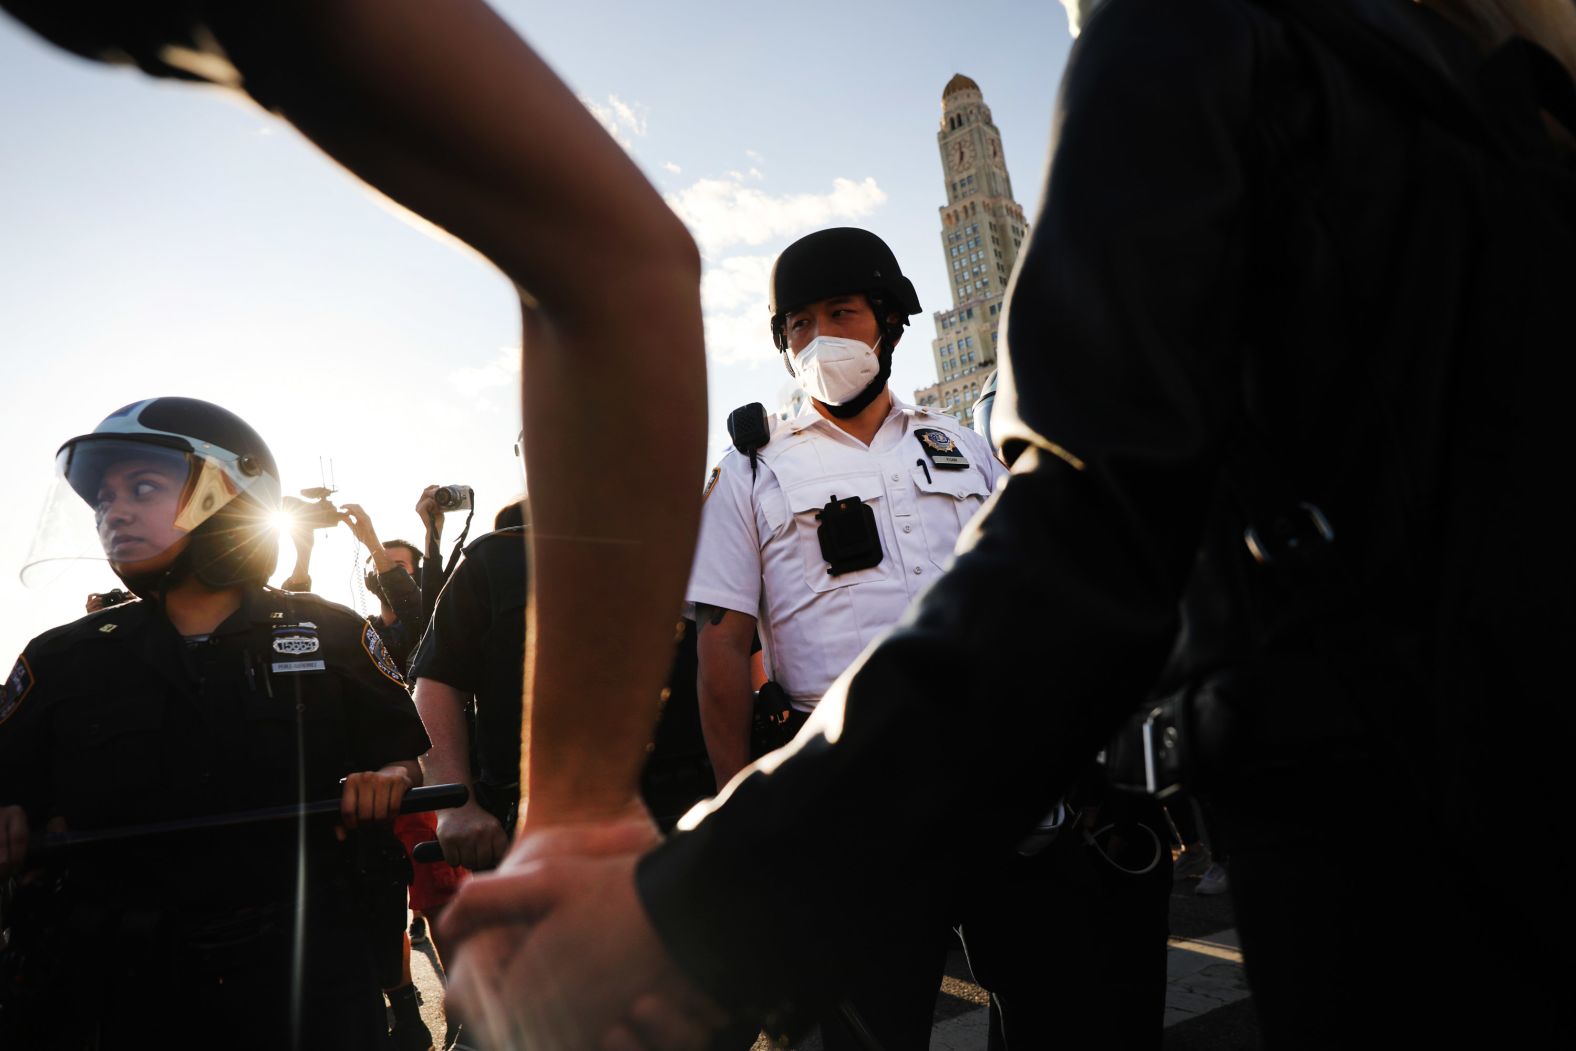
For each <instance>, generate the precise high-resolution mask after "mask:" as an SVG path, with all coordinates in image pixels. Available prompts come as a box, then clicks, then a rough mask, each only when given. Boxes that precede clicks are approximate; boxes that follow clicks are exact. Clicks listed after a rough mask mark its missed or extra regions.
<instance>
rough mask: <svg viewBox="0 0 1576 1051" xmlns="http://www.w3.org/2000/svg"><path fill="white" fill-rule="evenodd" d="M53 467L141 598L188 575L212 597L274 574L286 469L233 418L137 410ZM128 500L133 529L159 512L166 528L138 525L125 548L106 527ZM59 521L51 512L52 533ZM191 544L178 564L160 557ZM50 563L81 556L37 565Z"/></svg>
mask: <svg viewBox="0 0 1576 1051" xmlns="http://www.w3.org/2000/svg"><path fill="white" fill-rule="evenodd" d="M55 466H56V471H57V473H58V474H59V477H60V479H61V480H62V481H64V482H65V483H66V485H67V486H69V491H70V492H71V493H73V494H74V495H75V496H77V497H80V498H81V499H82V501H83V502H85V503H86V504H87V505H88V506H89V507H90V508H92V509H93V511H94V517H95V526H96V529H95V532H96V535H97V540H98V542H99V543H100V544H101V545H103V547H102V548H101V552H100V554H99V556H98V557H100V558H103V557H107V558H108V559H109V561H110V565H111V567H112V568H114V570H115V572H116V573H117V574H118V575H120V577H121V579H123V580H124V581H125V582H126V583H127V585H128V586H130V587H131V588H132V589H133V590H137V589H138V587H139V586H144V587H156V588H158V587H164V586H167V585H168V584H170V583H173V582H175V581H177V580H179V579H180V578H181V577H182V576H184V575H185V573H187V572H190V573H191V574H192V575H194V576H195V577H196V578H197V579H198V580H201V581H202V582H203V583H204V584H207V585H208V586H210V587H230V586H233V585H236V584H240V583H245V582H256V583H262V582H264V581H266V580H267V579H268V577H269V576H270V575H272V573H273V571H274V565H275V563H276V562H277V560H278V555H279V544H278V539H277V535H276V531H275V529H274V523H273V521H272V520H271V517H272V515H273V514H274V513H275V512H277V511H278V510H279V506H280V485H279V468H278V466H277V465H276V464H275V462H274V457H273V454H272V453H271V452H269V450H268V446H267V444H265V443H264V442H263V439H262V438H261V437H260V436H259V435H258V433H257V432H256V431H254V430H253V429H252V428H251V427H250V426H249V425H248V424H247V423H246V421H245V420H243V419H241V418H240V417H239V416H237V415H235V414H234V413H232V412H230V411H229V410H228V409H223V408H220V407H219V406H217V405H214V404H212V403H210V402H206V401H198V400H196V399H195V398H150V399H147V400H145V401H138V402H133V403H132V404H130V405H127V406H126V407H124V408H122V409H117V410H116V411H115V412H112V413H110V414H109V415H108V416H106V417H105V418H104V420H103V421H102V422H101V423H100V424H99V425H98V426H97V427H95V428H94V429H93V431H92V433H90V434H84V435H79V436H78V437H75V438H72V439H71V440H70V441H68V442H66V443H65V444H64V445H62V446H61V447H60V451H59V452H58V453H56V454H55ZM121 498H124V500H125V505H124V506H126V507H128V508H133V510H131V511H130V512H129V513H130V516H131V517H132V518H133V519H135V516H136V514H137V513H138V511H137V510H136V509H135V505H137V504H142V505H143V506H146V507H149V508H152V507H153V506H155V504H157V507H158V508H159V510H158V512H157V513H158V516H159V517H158V519H157V520H153V519H151V518H150V519H149V520H148V521H147V522H144V523H141V524H138V523H136V522H135V521H133V522H132V524H130V525H127V526H126V527H125V528H124V530H123V534H124V535H122V536H121V537H120V538H119V539H117V538H116V535H115V527H114V526H113V525H112V524H109V523H108V521H107V520H108V518H109V517H110V516H112V515H113V514H114V508H115V507H116V506H117V505H116V503H115V501H117V500H119V499H121ZM161 499H162V501H163V502H159V501H160V500H161ZM52 513H58V512H56V510H55V509H54V508H53V507H50V508H46V525H48V524H49V521H50V518H51V515H52ZM165 515H173V519H172V520H168V521H167V520H165V517H164V516H165ZM128 537H129V538H128ZM187 537H189V541H188V542H187V543H186V544H185V547H184V550H182V551H181V553H180V555H179V556H178V557H177V558H176V559H174V560H173V561H171V560H168V559H164V558H161V557H160V556H162V555H164V554H165V552H167V551H169V550H171V549H173V548H174V547H175V546H176V543H177V542H178V541H179V540H181V539H183V538H187ZM51 557H68V558H69V557H82V556H81V555H69V554H68V555H49V554H46V555H45V556H44V557H43V558H36V559H33V560H31V561H32V562H39V561H47V560H49V559H50V558H51ZM155 563H156V565H155ZM145 566H149V567H152V568H144V567H145Z"/></svg>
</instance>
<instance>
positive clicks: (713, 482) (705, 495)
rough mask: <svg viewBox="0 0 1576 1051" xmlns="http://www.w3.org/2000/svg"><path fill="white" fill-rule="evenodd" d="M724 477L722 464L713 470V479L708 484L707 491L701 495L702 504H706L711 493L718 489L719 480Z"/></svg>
mask: <svg viewBox="0 0 1576 1051" xmlns="http://www.w3.org/2000/svg"><path fill="white" fill-rule="evenodd" d="M721 477H722V464H720V463H719V464H718V465H717V466H715V467H713V468H712V469H711V478H709V479H708V480H707V482H706V491H705V492H704V493H702V494H700V502H701V503H705V502H706V501H707V499H709V498H710V497H711V491H712V490H713V489H715V488H717V479H719V478H721Z"/></svg>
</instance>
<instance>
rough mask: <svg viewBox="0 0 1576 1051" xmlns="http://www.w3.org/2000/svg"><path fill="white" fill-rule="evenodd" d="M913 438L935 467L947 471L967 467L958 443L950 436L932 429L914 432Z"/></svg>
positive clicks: (966, 461) (967, 463)
mask: <svg viewBox="0 0 1576 1051" xmlns="http://www.w3.org/2000/svg"><path fill="white" fill-rule="evenodd" d="M914 437H915V438H918V439H919V447H920V448H921V449H924V450H925V455H926V456H928V457H930V462H931V463H933V464H935V465H936V466H937V467H940V468H942V469H943V470H948V471H957V470H961V469H962V468H965V467H967V466H968V465H969V462H968V460H966V459H964V457H963V451H962V450H961V449H959V448H958V443H957V442H955V441H953V440H952V435H950V434H948V433H947V432H946V431H942V430H937V429H936V428H934V427H930V428H926V429H925V430H922V431H915V432H914Z"/></svg>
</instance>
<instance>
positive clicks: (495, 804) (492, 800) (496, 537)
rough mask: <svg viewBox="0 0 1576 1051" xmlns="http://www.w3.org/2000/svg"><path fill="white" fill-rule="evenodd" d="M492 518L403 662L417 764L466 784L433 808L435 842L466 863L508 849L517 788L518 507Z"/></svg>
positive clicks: (521, 573)
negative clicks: (420, 727)
mask: <svg viewBox="0 0 1576 1051" xmlns="http://www.w3.org/2000/svg"><path fill="white" fill-rule="evenodd" d="M494 525H495V526H496V527H497V528H496V529H495V530H494V531H493V532H491V533H488V534H486V535H485V536H482V537H479V538H477V539H476V540H475V541H473V542H472V543H471V544H470V545H469V546H468V547H466V548H465V551H464V554H463V556H462V558H461V560H460V563H459V564H458V565H457V566H456V567H455V569H454V572H453V574H452V575H451V576H450V577H449V580H448V583H446V584H445V585H444V588H443V591H442V592H441V593H440V594H439V595H438V603H437V606H436V607H434V609H433V613H432V622H431V624H430V625H429V626H428V628H427V632H426V634H425V635H424V636H423V637H422V640H421V644H420V645H419V646H418V647H417V649H416V652H415V654H413V656H412V658H411V664H410V677H411V680H412V681H413V682H414V683H415V697H416V707H417V709H418V710H419V711H420V712H421V716H422V720H423V721H424V722H425V723H426V725H427V726H428V727H430V730H429V732H430V733H431V734H432V740H433V746H432V750H431V751H430V752H428V754H427V755H426V756H424V757H423V758H422V768H423V770H424V771H425V772H426V774H428V775H429V776H430V777H432V778H434V779H439V780H442V781H443V782H444V783H451V782H455V783H462V784H467V785H470V786H471V789H472V793H471V800H470V802H468V803H467V804H466V805H465V806H463V807H458V808H456V809H453V810H447V811H444V812H443V813H442V814H441V815H439V817H438V842H439V843H441V844H442V845H443V852H444V856H445V857H446V858H447V859H448V860H449V861H450V862H452V863H453V864H456V865H463V866H464V867H465V868H468V869H473V870H476V869H489V868H492V867H493V866H495V865H496V864H497V863H498V859H499V858H501V857H502V856H503V852H504V851H505V850H507V849H508V846H509V833H511V832H513V830H514V810H515V806H516V804H517V802H518V800H519V789H520V786H519V780H520V689H521V677H522V669H523V661H524V655H525V597H526V577H525V573H526V564H525V535H526V527H525V526H524V524H523V515H522V513H521V511H520V505H519V504H510V505H509V506H508V507H506V508H504V509H503V510H502V511H500V512H499V513H498V516H497V518H496V519H495V520H494ZM473 698H474V702H473V700H472V699H473ZM473 705H474V707H473ZM468 711H469V712H473V713H474V732H473V731H472V727H471V723H470V720H469V719H468V718H467V713H468Z"/></svg>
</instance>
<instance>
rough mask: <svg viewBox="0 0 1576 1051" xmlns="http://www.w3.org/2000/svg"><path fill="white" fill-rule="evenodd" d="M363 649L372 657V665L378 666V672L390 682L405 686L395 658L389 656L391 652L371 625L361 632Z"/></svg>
mask: <svg viewBox="0 0 1576 1051" xmlns="http://www.w3.org/2000/svg"><path fill="white" fill-rule="evenodd" d="M361 648H362V649H364V650H366V651H367V656H368V657H371V658H372V663H373V664H376V665H377V666H378V671H380V672H382V673H383V674H384V675H385V676H386V677H387V678H388V679H389V680H390V681H392V682H396V683H398V684H399V685H401V686H404V685H405V677H404V676H403V675H401V674H400V671H399V665H397V664H395V663H394V658H393V657H390V656H389V651H388V650H387V649H385V648H384V646H383V639H382V638H381V637H380V636H379V635H378V633H377V629H376V628H374V627H373V626H372V625H371V624H368V625H367V626H366V627H365V628H363V629H362V631H361Z"/></svg>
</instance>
